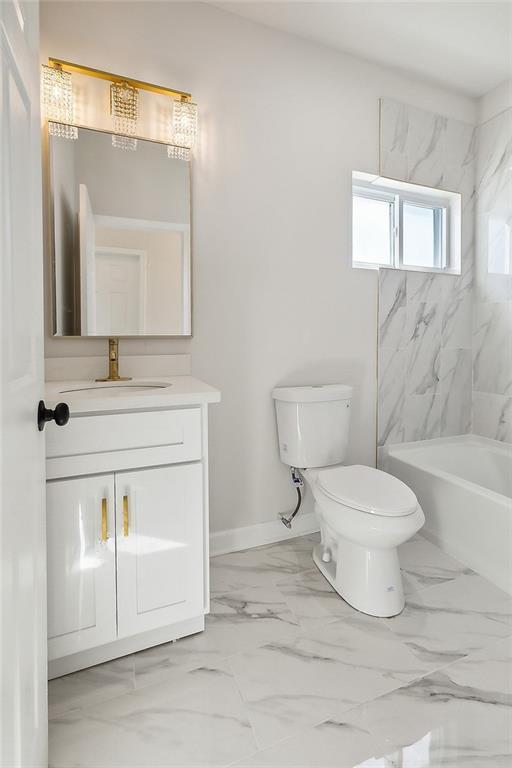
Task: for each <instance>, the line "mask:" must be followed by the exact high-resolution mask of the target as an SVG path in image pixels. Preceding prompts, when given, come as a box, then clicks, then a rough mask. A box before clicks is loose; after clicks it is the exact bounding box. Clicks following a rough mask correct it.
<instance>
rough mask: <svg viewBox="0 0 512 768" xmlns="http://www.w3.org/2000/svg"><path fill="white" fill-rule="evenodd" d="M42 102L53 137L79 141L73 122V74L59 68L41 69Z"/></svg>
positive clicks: (44, 67)
mask: <svg viewBox="0 0 512 768" xmlns="http://www.w3.org/2000/svg"><path fill="white" fill-rule="evenodd" d="M41 102H42V105H43V110H44V113H45V115H46V118H47V119H48V129H49V132H50V134H51V135H52V136H60V137H62V138H65V139H77V138H78V129H77V128H76V127H75V126H73V125H67V123H72V122H73V86H72V82H71V73H70V72H64V70H62V69H60V68H59V67H47V66H45V65H44V64H43V66H42V67H41Z"/></svg>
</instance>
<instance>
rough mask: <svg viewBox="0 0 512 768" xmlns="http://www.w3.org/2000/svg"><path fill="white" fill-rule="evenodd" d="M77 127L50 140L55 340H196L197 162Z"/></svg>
mask: <svg viewBox="0 0 512 768" xmlns="http://www.w3.org/2000/svg"><path fill="white" fill-rule="evenodd" d="M129 146H131V147H133V146H135V149H126V148H121V147H120V146H114V145H113V141H112V135H111V134H110V133H107V132H104V131H98V130H92V129H89V128H78V139H77V140H75V141H73V140H70V139H66V138H61V137H58V136H52V135H50V136H49V166H50V192H51V208H52V211H51V221H52V238H51V241H52V266H53V270H52V272H53V333H54V335H55V336H190V335H191V298H192V297H191V251H190V164H189V163H187V162H185V161H183V160H176V159H170V158H168V156H167V147H166V145H165V144H161V143H158V142H154V141H148V140H143V139H136V140H134V139H130V141H129Z"/></svg>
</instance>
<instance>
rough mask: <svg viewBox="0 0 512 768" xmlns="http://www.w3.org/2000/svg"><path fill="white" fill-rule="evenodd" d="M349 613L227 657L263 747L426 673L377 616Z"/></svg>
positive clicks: (257, 737)
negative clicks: (373, 617)
mask: <svg viewBox="0 0 512 768" xmlns="http://www.w3.org/2000/svg"><path fill="white" fill-rule="evenodd" d="M347 609H349V607H348V606H347ZM350 610H351V609H350ZM352 613H353V612H352ZM350 618H351V617H349V618H348V619H341V620H339V621H336V622H335V623H334V624H324V625H323V626H322V627H319V626H317V627H316V628H315V630H311V631H308V630H305V631H304V632H303V634H302V635H299V636H298V637H297V638H295V639H294V640H292V641H288V642H274V643H272V644H268V645H265V646H263V647H262V648H259V649H256V650H254V651H251V652H249V653H244V654H239V655H237V656H234V657H231V658H230V660H229V662H230V667H231V669H232V670H233V672H234V673H235V677H236V680H237V683H238V686H239V688H240V691H241V693H242V696H243V698H244V701H245V702H246V703H247V705H248V712H249V718H250V720H251V723H252V725H253V727H254V731H255V734H256V739H257V741H258V744H259V745H260V746H261V747H265V746H268V745H270V744H272V743H273V742H276V741H278V740H279V739H282V738H285V737H287V736H290V735H292V734H293V733H296V732H297V731H299V730H300V729H301V728H303V727H305V726H308V725H313V724H315V723H317V722H318V721H319V719H327V718H329V717H332V716H338V715H339V714H340V713H342V712H344V711H346V710H347V709H351V708H352V707H353V706H354V705H355V704H357V703H359V702H362V701H366V700H368V699H372V698H375V697H376V696H380V695H381V694H383V693H385V692H387V691H390V690H392V689H393V688H396V687H398V686H400V685H402V684H403V682H404V681H407V680H412V679H414V678H416V677H419V676H420V675H422V674H423V673H425V672H426V671H428V667H427V666H425V665H423V664H422V662H421V661H419V660H418V659H417V658H416V657H415V655H414V654H413V653H411V652H410V651H409V650H408V649H407V647H406V646H405V645H404V644H403V643H401V642H399V641H397V638H396V637H394V636H393V634H392V633H391V632H389V630H388V629H387V628H386V626H385V625H384V624H383V623H382V622H379V620H378V619H369V618H368V617H362V615H361V614H356V615H355V616H354V621H351V620H350ZM363 627H364V629H363Z"/></svg>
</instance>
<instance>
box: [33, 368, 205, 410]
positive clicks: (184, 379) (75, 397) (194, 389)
mask: <svg viewBox="0 0 512 768" xmlns="http://www.w3.org/2000/svg"><path fill="white" fill-rule="evenodd" d="M45 401H46V407H47V408H54V407H55V405H56V404H57V403H60V402H64V403H67V404H68V406H69V410H70V412H71V414H75V415H78V414H87V413H98V412H102V411H108V412H109V413H112V411H131V410H144V409H149V408H174V407H176V406H183V405H202V404H203V403H218V402H219V401H220V392H219V390H218V389H215V388H214V387H210V386H209V384H205V383H204V382H203V381H200V380H199V379H195V378H193V377H192V376H169V377H165V376H163V377H162V376H158V377H153V378H144V377H137V378H134V379H132V380H131V381H119V382H96V381H92V380H88V381H48V382H46V386H45Z"/></svg>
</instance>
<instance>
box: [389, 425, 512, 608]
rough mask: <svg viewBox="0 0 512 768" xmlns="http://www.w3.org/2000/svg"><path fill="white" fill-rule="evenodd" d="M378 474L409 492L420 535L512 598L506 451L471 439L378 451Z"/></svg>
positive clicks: (510, 483) (511, 485)
mask: <svg viewBox="0 0 512 768" xmlns="http://www.w3.org/2000/svg"><path fill="white" fill-rule="evenodd" d="M381 464H382V468H383V469H385V470H386V471H388V472H390V473H391V474H392V475H395V476H396V477H399V478H400V479H401V480H403V481H404V483H407V485H409V486H410V487H411V488H412V489H413V491H414V492H415V494H416V496H417V497H418V500H419V502H420V504H421V506H422V507H423V511H424V513H425V527H424V528H423V530H422V531H420V533H422V534H424V535H425V536H426V538H429V539H431V540H432V541H433V542H434V543H436V544H438V545H439V546H440V547H441V549H444V551H445V552H447V553H448V554H449V555H451V556H452V557H454V558H456V559H457V560H460V561H461V562H462V563H464V564H465V565H468V566H469V567H470V568H473V570H475V571H477V572H478V573H480V574H482V576H485V577H486V578H487V579H489V580H490V581H492V582H493V583H494V584H496V585H497V586H499V587H501V589H504V590H506V591H507V592H509V593H511V594H512V445H506V444H504V443H500V442H498V441H497V440H488V439H487V438H484V437H477V436H476V435H464V436H461V437H445V438H440V439H437V440H423V441H420V442H416V443H403V444H401V445H392V446H387V447H385V448H384V449H382V458H381Z"/></svg>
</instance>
